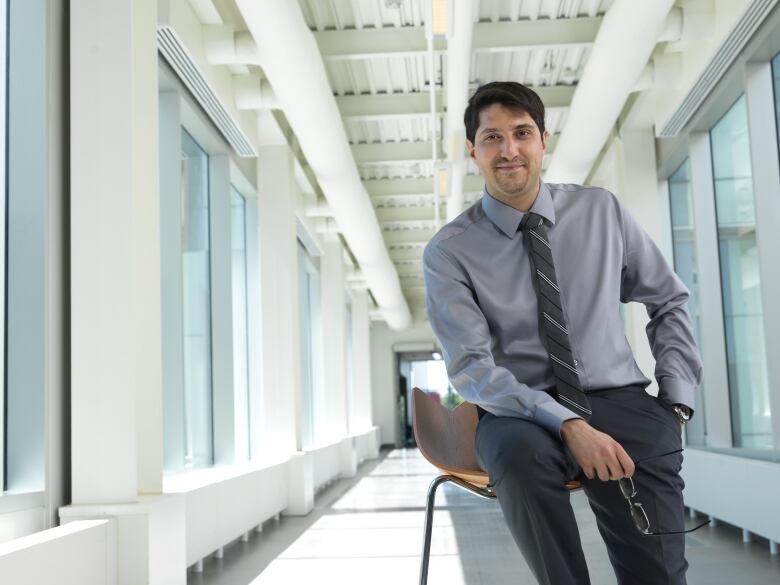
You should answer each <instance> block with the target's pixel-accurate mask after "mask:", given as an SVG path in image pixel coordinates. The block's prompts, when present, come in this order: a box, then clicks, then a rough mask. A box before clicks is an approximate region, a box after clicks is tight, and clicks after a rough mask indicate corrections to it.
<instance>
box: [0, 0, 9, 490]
mask: <svg viewBox="0 0 780 585" xmlns="http://www.w3.org/2000/svg"><path fill="white" fill-rule="evenodd" d="M6 9H7V3H6V2H0V185H2V188H3V194H2V197H0V230H1V231H0V277H1V278H2V282H0V325H2V327H0V380H2V388H0V495H2V493H3V492H4V491H5V489H6V478H5V460H6V452H5V445H6V440H5V404H6V391H7V389H6V387H5V355H6V354H5V335H6V334H5V331H6V319H5V288H6V286H5V282H6V271H5V237H6V236H5V213H6V211H5V210H6V205H7V200H8V193H7V191H6V188H5V185H6V179H5V174H6V168H5V164H6V163H5V161H6V152H5V145H6V116H7V111H6V103H5V98H6V84H7V72H6V54H5V52H6V46H7V41H6V37H7V36H8V27H7V25H6Z"/></svg>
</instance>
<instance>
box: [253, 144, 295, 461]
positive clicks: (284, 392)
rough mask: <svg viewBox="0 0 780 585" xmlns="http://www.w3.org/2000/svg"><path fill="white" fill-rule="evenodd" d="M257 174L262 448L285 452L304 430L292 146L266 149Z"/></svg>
mask: <svg viewBox="0 0 780 585" xmlns="http://www.w3.org/2000/svg"><path fill="white" fill-rule="evenodd" d="M257 175H258V178H257V181H258V193H259V197H258V226H259V229H258V232H259V236H260V242H259V261H260V267H259V268H260V301H261V315H260V319H261V326H262V351H263V356H262V360H263V400H264V403H263V408H264V415H263V438H262V444H261V445H259V446H258V449H259V450H265V451H268V452H269V453H273V454H274V455H280V454H284V453H292V452H294V451H295V449H296V437H297V436H298V435H299V434H300V415H299V411H300V408H299V404H300V372H299V365H300V352H299V347H298V346H299V341H298V337H299V335H298V270H297V265H298V249H297V241H296V219H295V211H294V209H295V207H294V204H295V196H296V192H297V187H296V185H295V182H294V173H293V157H292V154H291V153H290V150H289V148H288V147H287V146H286V145H283V146H266V147H262V148H260V149H259V154H258V161H257ZM256 452H257V451H256Z"/></svg>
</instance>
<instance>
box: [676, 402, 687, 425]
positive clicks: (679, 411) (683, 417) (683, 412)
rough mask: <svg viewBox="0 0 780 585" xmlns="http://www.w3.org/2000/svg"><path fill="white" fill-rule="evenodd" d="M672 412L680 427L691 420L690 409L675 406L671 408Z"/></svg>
mask: <svg viewBox="0 0 780 585" xmlns="http://www.w3.org/2000/svg"><path fill="white" fill-rule="evenodd" d="M672 410H674V414H676V415H677V418H678V419H679V420H680V424H681V425H684V424H685V423H687V422H688V421H689V420H691V409H690V408H688V407H687V406H685V405H684V404H675V405H674V406H673V407H672Z"/></svg>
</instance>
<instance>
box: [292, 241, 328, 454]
mask: <svg viewBox="0 0 780 585" xmlns="http://www.w3.org/2000/svg"><path fill="white" fill-rule="evenodd" d="M298 301H299V311H300V319H299V322H300V352H301V423H302V425H301V426H302V429H303V434H302V437H301V448H302V449H310V448H312V447H313V446H314V445H316V443H317V438H318V431H319V427H320V426H321V425H320V424H319V422H320V420H321V413H322V412H323V409H324V402H323V398H324V397H323V391H322V390H323V388H322V316H321V303H320V275H319V271H318V270H317V267H316V266H315V264H314V259H313V258H312V257H311V256H310V255H309V253H308V252H307V250H306V249H305V248H304V246H303V244H301V243H300V242H299V244H298Z"/></svg>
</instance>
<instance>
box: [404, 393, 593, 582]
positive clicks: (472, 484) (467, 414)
mask: <svg viewBox="0 0 780 585" xmlns="http://www.w3.org/2000/svg"><path fill="white" fill-rule="evenodd" d="M412 418H413V427H414V437H415V440H416V441H417V448H418V449H419V450H420V453H422V455H423V457H425V459H427V460H428V462H429V463H431V464H432V465H433V466H434V467H436V468H438V469H439V471H441V475H439V476H438V477H436V479H434V480H433V481H432V482H431V485H430V487H429V488H428V500H427V503H426V505H425V535H424V539H423V554H422V564H421V566H420V585H426V584H427V583H428V561H429V559H430V554H431V532H432V528H433V509H434V505H435V499H436V489H437V488H438V487H439V486H440V485H441V484H443V483H447V482H449V483H454V484H455V485H457V486H459V487H461V488H463V489H464V490H466V491H469V492H471V493H472V494H476V495H478V496H481V497H483V498H487V499H495V498H496V493H495V492H494V491H493V489H492V488H491V486H490V478H489V477H488V474H487V473H486V472H485V471H483V470H482V468H480V466H479V463H477V455H476V452H475V450H474V439H475V437H476V434H477V423H478V422H479V417H478V416H477V407H476V405H474V404H471V403H469V402H464V403H463V404H461V405H460V406H458V407H457V408H455V409H454V410H450V409H448V408H447V407H445V406H443V405H442V404H441V403H440V402H439V401H438V400H436V399H434V398H432V397H430V396H428V395H427V394H426V393H425V392H423V391H422V390H420V389H419V388H414V390H413V401H412ZM566 487H567V488H568V489H570V490H574V489H577V488H579V487H580V482H578V481H572V482H569V483H567V484H566Z"/></svg>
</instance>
